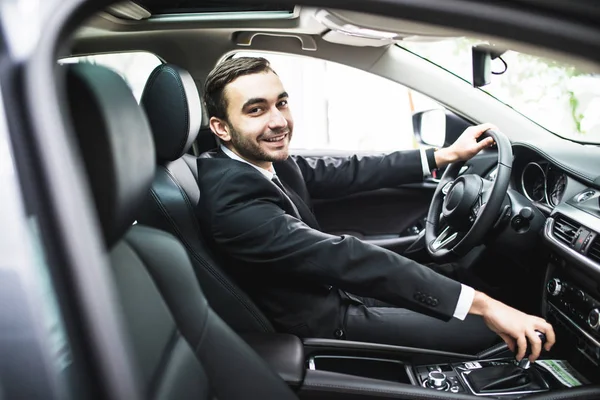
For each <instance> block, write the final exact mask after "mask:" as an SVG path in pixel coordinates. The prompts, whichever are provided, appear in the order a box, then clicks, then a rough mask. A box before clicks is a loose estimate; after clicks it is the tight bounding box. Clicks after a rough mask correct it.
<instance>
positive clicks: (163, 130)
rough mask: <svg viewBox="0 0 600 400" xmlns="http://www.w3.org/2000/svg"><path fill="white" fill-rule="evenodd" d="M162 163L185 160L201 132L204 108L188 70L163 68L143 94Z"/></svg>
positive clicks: (151, 79) (151, 78)
mask: <svg viewBox="0 0 600 400" xmlns="http://www.w3.org/2000/svg"><path fill="white" fill-rule="evenodd" d="M141 104H142V106H143V107H144V109H145V110H146V115H147V116H148V121H150V127H151V128H152V135H153V136H154V142H155V144H156V156H157V158H158V160H159V161H173V160H176V159H178V158H180V157H181V156H183V155H184V154H185V153H186V152H187V151H188V150H189V149H190V146H191V145H192V143H193V142H194V140H196V136H198V131H199V130H200V124H201V123H202V105H201V102H200V94H199V93H198V88H197V87H196V83H195V82H194V79H193V78H192V76H191V75H190V74H189V73H188V72H187V71H186V70H184V69H182V68H179V67H176V66H174V65H171V64H161V65H159V66H158V67H156V68H155V69H154V71H152V73H151V74H150V77H149V78H148V82H147V83H146V86H145V87H144V92H143V93H142V101H141Z"/></svg>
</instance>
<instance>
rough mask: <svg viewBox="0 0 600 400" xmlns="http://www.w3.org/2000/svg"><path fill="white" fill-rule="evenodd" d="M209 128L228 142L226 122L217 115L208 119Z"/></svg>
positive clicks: (229, 136) (229, 138)
mask: <svg viewBox="0 0 600 400" xmlns="http://www.w3.org/2000/svg"><path fill="white" fill-rule="evenodd" d="M208 125H209V126H210V130H211V131H213V133H214V134H215V135H217V137H218V138H219V139H221V140H222V141H223V142H229V141H230V140H231V134H230V133H229V125H228V124H227V122H225V121H224V120H222V119H221V118H217V117H210V121H208Z"/></svg>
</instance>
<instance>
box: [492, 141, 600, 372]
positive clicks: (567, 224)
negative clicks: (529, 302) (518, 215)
mask: <svg viewBox="0 0 600 400" xmlns="http://www.w3.org/2000/svg"><path fill="white" fill-rule="evenodd" d="M513 153H514V159H513V166H512V175H511V182H510V188H511V189H512V190H514V191H517V192H518V193H520V194H521V195H523V196H525V197H526V198H527V199H528V200H529V201H531V203H532V204H533V205H534V206H536V208H538V209H539V210H540V211H541V212H542V213H543V214H545V216H546V221H545V225H544V228H543V232H542V234H543V239H544V244H545V247H546V248H547V250H549V252H548V253H549V262H548V265H547V269H546V277H545V284H546V293H545V295H544V301H543V308H544V314H545V316H546V317H547V318H548V320H549V321H550V322H551V323H552V325H553V326H554V327H555V330H556V331H557V335H560V337H561V340H562V341H563V342H566V343H568V346H567V349H568V350H570V353H568V356H569V359H570V360H571V361H572V362H577V363H578V364H579V366H580V367H581V368H582V369H588V370H589V369H590V368H593V369H597V368H600V186H599V183H600V181H599V180H598V178H594V177H595V176H596V177H597V176H600V173H599V170H600V159H599V158H587V159H586V157H584V154H583V152H582V155H581V160H577V161H574V160H575V158H574V156H573V154H569V155H567V156H566V158H568V159H569V163H562V162H561V154H560V152H555V153H554V154H553V155H552V156H550V155H549V154H548V153H547V152H545V151H544V150H542V149H537V148H535V147H532V146H514V145H513ZM576 163H579V165H576ZM584 165H585V166H586V167H585V168H584V167H583V166H584ZM575 166H577V169H574V167H575ZM490 175H492V176H488V179H489V178H493V174H490ZM574 348H576V349H577V352H573V349H574ZM578 357H579V358H578ZM580 359H581V360H580ZM587 363H590V364H587Z"/></svg>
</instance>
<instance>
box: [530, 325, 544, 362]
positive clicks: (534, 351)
mask: <svg viewBox="0 0 600 400" xmlns="http://www.w3.org/2000/svg"><path fill="white" fill-rule="evenodd" d="M526 334H527V339H528V340H529V344H530V345H531V355H530V356H529V361H531V362H534V361H535V360H537V358H538V357H539V356H540V353H541V352H542V341H541V340H540V337H539V336H538V334H537V333H535V331H534V330H528V331H527V333H526Z"/></svg>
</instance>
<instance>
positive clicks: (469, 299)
mask: <svg viewBox="0 0 600 400" xmlns="http://www.w3.org/2000/svg"><path fill="white" fill-rule="evenodd" d="M221 150H222V151H223V153H225V154H226V155H227V156H228V157H229V158H231V159H232V160H237V161H240V162H243V163H246V164H248V165H251V166H253V167H254V168H256V169H257V170H258V171H259V172H260V173H261V174H263V175H264V177H265V178H267V179H268V180H269V181H271V182H273V177H274V176H275V175H276V174H275V172H274V171H275V168H273V172H271V171H269V170H266V169H264V168H261V167H259V166H257V165H254V164H252V163H250V162H248V161H246V160H244V159H243V158H242V157H240V156H238V155H237V154H235V153H234V152H233V151H231V150H229V149H228V148H227V147H225V146H223V145H222V144H221ZM421 164H422V166H423V177H428V176H430V175H431V172H430V170H429V164H428V163H427V157H426V156H425V150H424V149H421ZM273 184H274V185H275V183H273ZM474 297H475V290H474V289H473V288H472V287H470V286H467V285H463V284H461V287H460V295H459V296H458V302H457V303H456V308H455V309H454V314H453V315H452V316H453V317H454V318H458V319H460V320H464V319H465V317H466V316H467V314H468V313H469V310H470V309H471V305H472V304H473V298H474Z"/></svg>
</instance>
